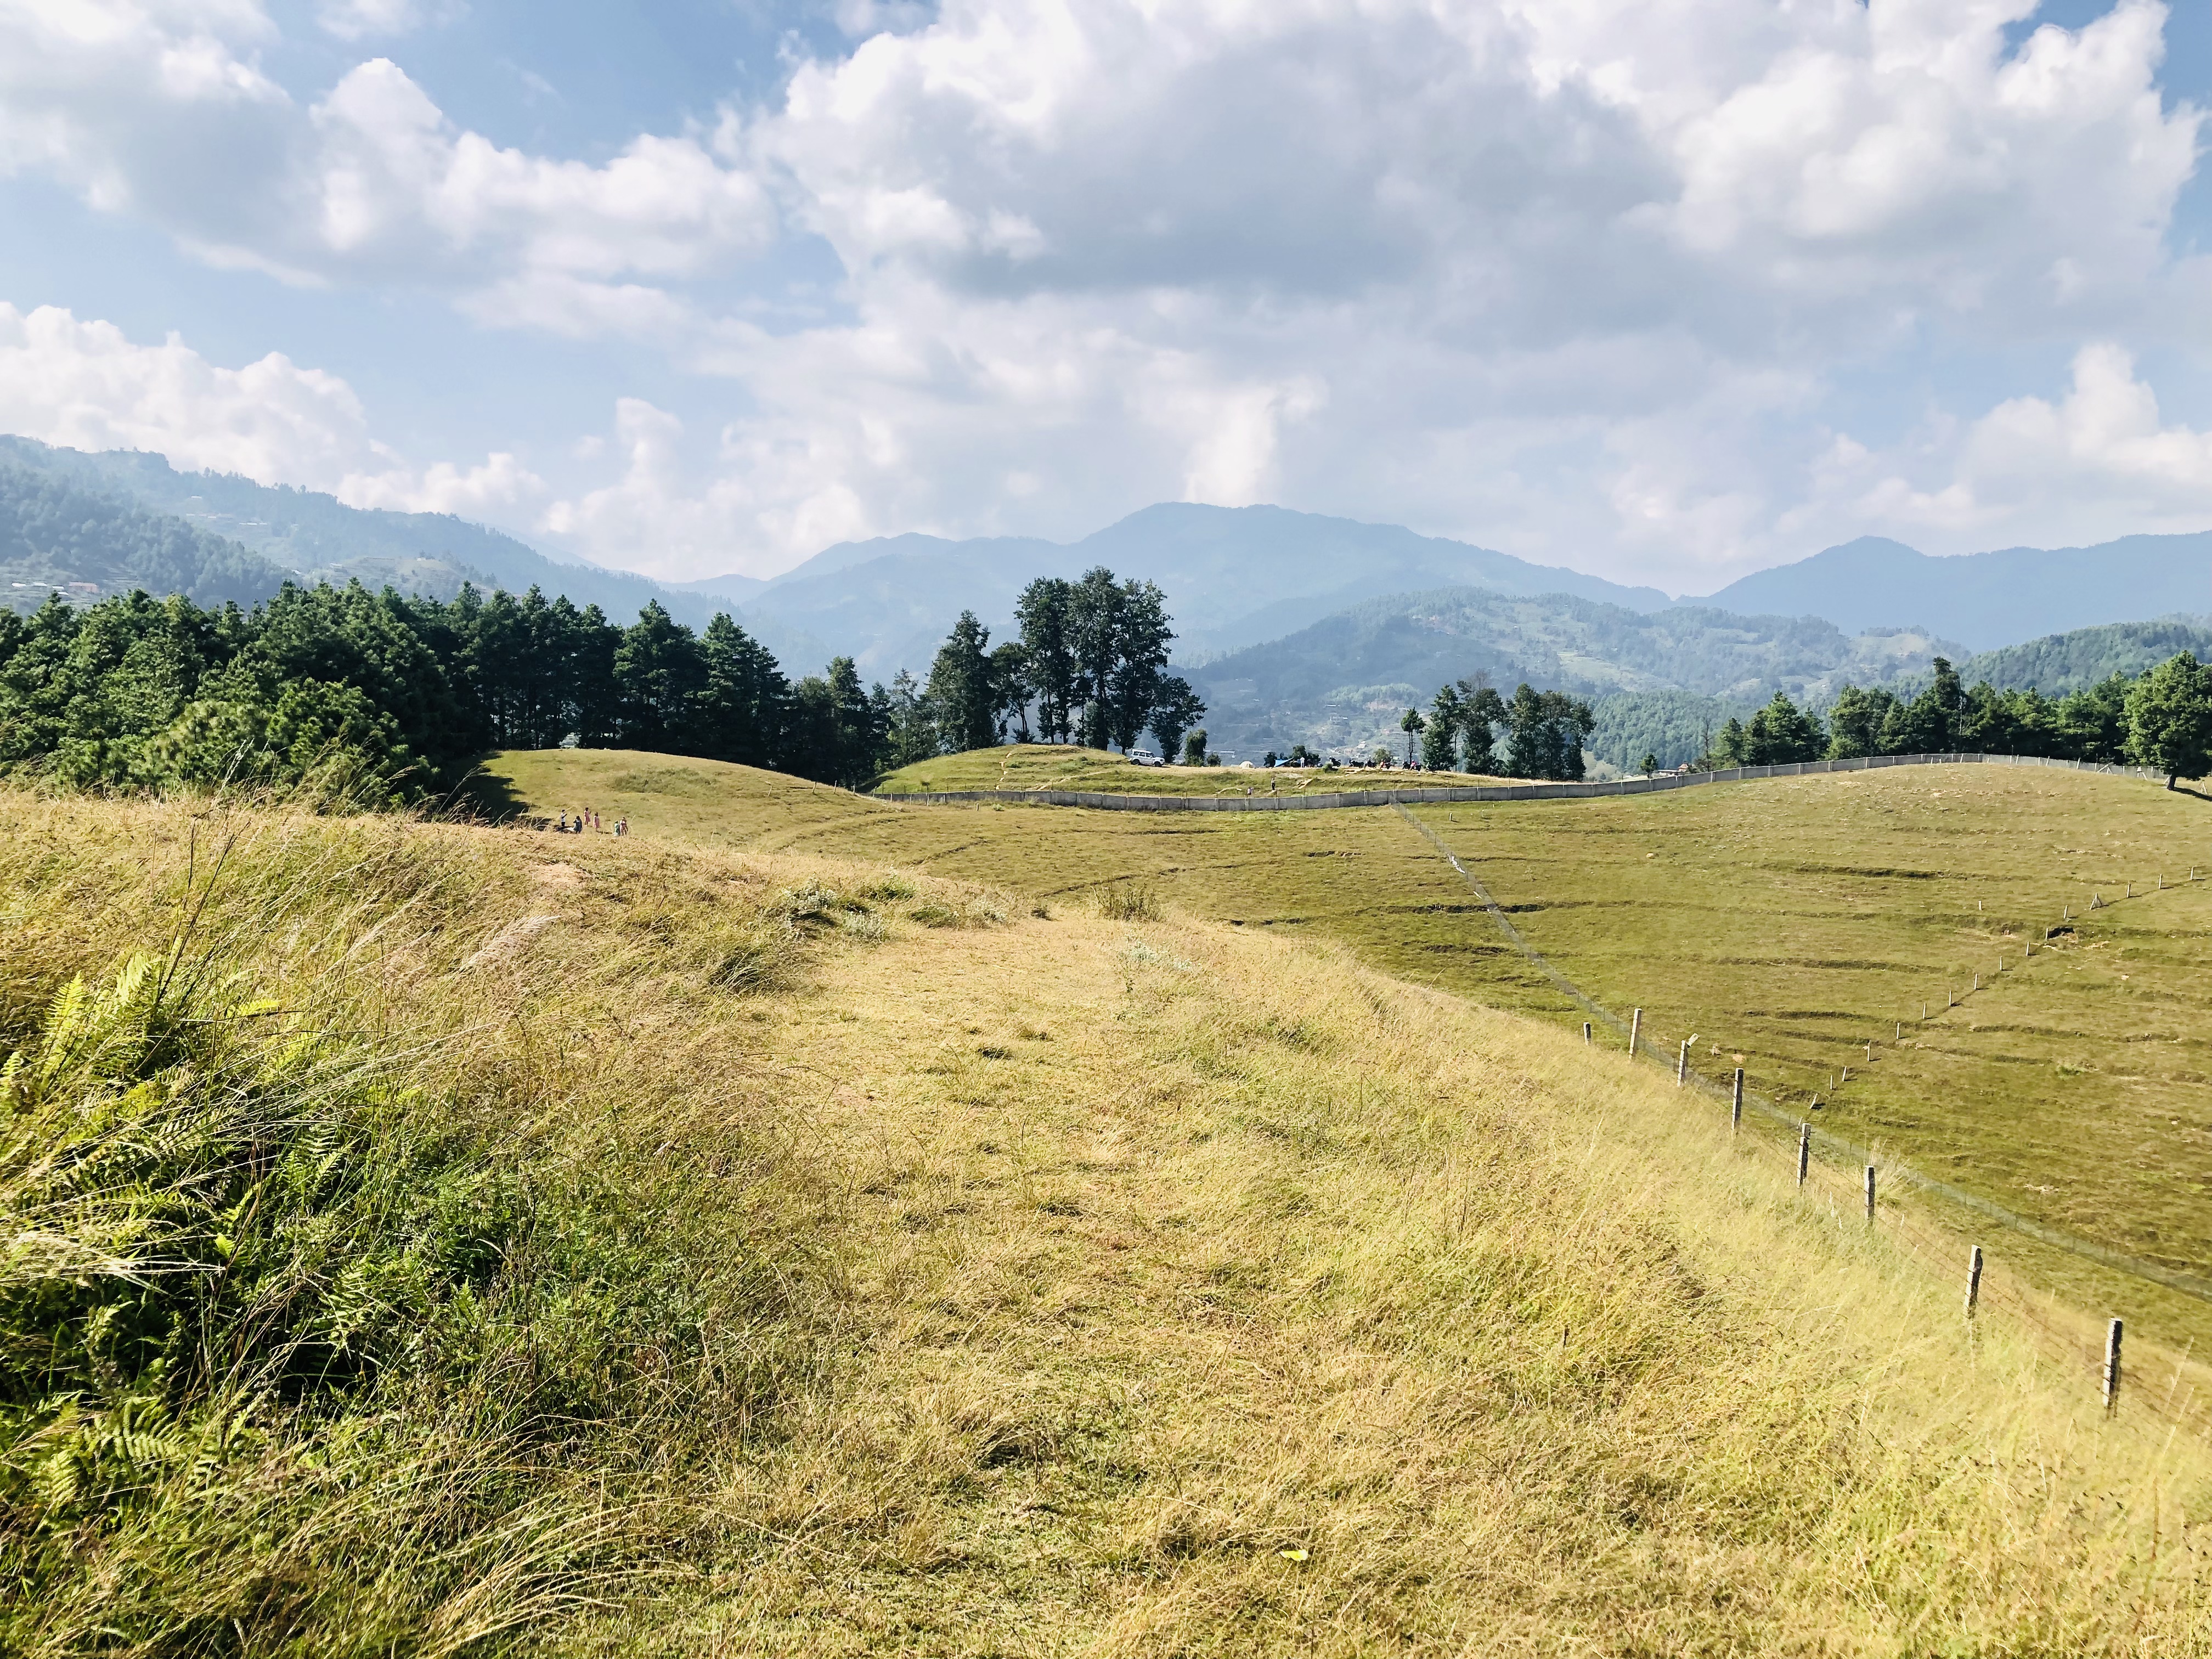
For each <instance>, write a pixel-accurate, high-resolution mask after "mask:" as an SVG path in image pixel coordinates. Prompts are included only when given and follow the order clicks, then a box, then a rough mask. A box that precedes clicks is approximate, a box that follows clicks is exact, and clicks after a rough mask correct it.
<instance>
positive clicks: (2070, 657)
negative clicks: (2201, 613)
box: [1959, 617, 2212, 697]
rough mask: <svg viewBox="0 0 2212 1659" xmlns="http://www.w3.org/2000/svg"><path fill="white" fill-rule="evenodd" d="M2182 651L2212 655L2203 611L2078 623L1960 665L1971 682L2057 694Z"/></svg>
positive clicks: (2210, 629) (2133, 670) (1961, 674)
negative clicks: (2088, 624) (2088, 625)
mask: <svg viewBox="0 0 2212 1659" xmlns="http://www.w3.org/2000/svg"><path fill="white" fill-rule="evenodd" d="M2177 651H2189V652H2193V653H2196V655H2197V656H2198V657H2200V658H2204V659H2212V625H2208V624H2207V622H2206V620H2205V619H2204V618H2203V617H2160V618H2159V619H2158V620H2157V621H2155V622H2144V623H2106V624H2105V625H2104V626H2102V627H2100V628H2077V629H2074V630H2073V631H2072V632H2071V633H2066V634H2052V635H2047V636H2045V638H2043V639H2039V640H2029V641H2027V642H2026V643H2025V644H2022V645H2008V646H2003V647H2000V648H1998V649H1997V650H1995V651H1982V652H1978V653H1975V654H1974V655H1973V656H1971V657H1969V658H1967V659H1966V661H1964V662H1962V663H1960V665H1959V677H1960V678H1961V679H1963V680H1965V681H1966V683H1967V684H1969V685H1971V684H1974V683H1975V682H1976V681H1978V680H1987V681H1988V682H1989V683H1990V684H1992V685H1994V686H1996V687H1997V688H1998V689H2000V690H2015V689H2018V690H2027V689H2029V688H2031V687H2032V688H2033V689H2034V690H2039V691H2040V692H2042V693H2043V694H2044V695H2045V696H2053V697H2055V696H2062V695H2063V694H2064V693H2066V692H2069V691H2081V690H2087V689H2088V688H2089V687H2091V686H2093V685H2095V684H2098V683H2099V682H2100V681H2102V680H2107V679H2110V678H2112V676H2113V675H2115V674H2125V675H2129V676H2130V677H2132V676H2134V675H2136V674H2140V673H2142V671H2143V670H2144V669H2146V668H2149V667H2151V666H2153V665H2155V664H2158V663H2161V662H2164V661H2165V660H2166V659H2167V658H2169V657H2171V656H2172V655H2173V653H2175V652H2177Z"/></svg>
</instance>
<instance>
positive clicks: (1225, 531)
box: [700, 502, 1672, 678]
mask: <svg viewBox="0 0 2212 1659" xmlns="http://www.w3.org/2000/svg"><path fill="white" fill-rule="evenodd" d="M1098 564H1103V565H1106V566H1108V567H1109V568H1111V569H1112V570H1113V571H1114V573H1115V574H1116V575H1118V576H1123V577H1132V576H1133V577H1138V578H1141V579H1146V580H1152V581H1155V582H1158V584H1159V585H1160V586H1161V588H1162V589H1163V590H1164V592H1166V593H1167V596H1168V608H1169V610H1170V612H1172V613H1173V615H1174V617H1175V620H1176V632H1177V634H1178V635H1179V640H1178V644H1177V651H1178V654H1179V657H1180V659H1182V661H1185V662H1193V661H1203V660H1205V659H1207V658H1208V657H1210V656H1214V655H1218V654H1221V653H1225V652H1228V651H1231V650H1235V649H1239V648H1241V647H1245V646H1249V645H1253V644H1257V643H1259V642H1261V641H1265V640H1268V639H1273V638H1276V637H1279V636H1280V635H1284V634H1287V633H1291V632H1293V631H1295V630H1296V629H1300V628H1304V627H1305V626H1307V625H1308V624H1310V623H1314V622H1316V621H1318V620H1320V619H1321V618H1322V617H1326V616H1329V615H1332V614H1334V612H1337V611H1341V610H1343V609H1344V608H1345V607H1346V605H1352V604H1355V603H1357V602H1358V601H1359V600H1361V599H1370V598H1376V597H1380V596H1382V595H1385V594H1390V593H1403V592H1415V591H1419V590H1424V589H1432V588H1437V587H1443V586H1459V585H1467V586H1479V587H1485V588H1490V589H1492V590H1495V591H1498V592H1513V593H1524V594H1536V593H1571V594H1577V595H1580V596H1582V597H1583V598H1587V599H1602V600H1610V601H1612V602H1613V603H1615V604H1619V605H1626V606H1628V607H1630V608H1632V609H1636V610H1656V609H1660V608H1662V607H1664V606H1666V605H1669V604H1671V603H1672V601H1671V600H1669V599H1668V597H1667V595H1665V594H1664V593H1662V592H1660V591H1659V590H1658V589H1657V588H1654V587H1628V586H1622V585H1621V584H1620V583H1618V582H1610V581H1607V580H1604V579H1603V578H1601V577H1597V576H1589V575H1584V574H1583V573H1581V572H1580V571H1576V570H1567V569H1561V568H1554V567H1552V566H1548V565H1539V564H1532V563H1530V562H1528V561H1527V560H1525V559H1516V558H1515V557H1513V556H1511V555H1510V554H1505V553H1498V552H1493V551H1492V550H1490V549H1488V548H1482V547H1475V546H1473V545H1471V544H1468V543H1465V542H1455V541H1449V540H1446V539H1443V538H1438V537H1431V536H1422V535H1419V534H1417V533H1415V532H1413V531H1411V530H1407V529H1405V528H1403V527H1402V526H1397V525H1372V524H1363V523H1360V522H1358V521H1356V520H1350V519H1333V518H1326V517H1322V516H1321V515H1319V514H1316V513H1294V512H1291V511H1290V510H1289V509H1287V508H1285V507H1206V506H1201V505H1197V504H1194V503H1190V502H1165V503H1162V504H1160V505H1158V506H1156V507H1146V508H1144V509H1143V510H1142V511H1140V512H1137V513H1131V514H1130V515H1129V516H1128V517H1127V518H1126V519H1122V520H1119V521H1118V522H1116V523H1115V524H1111V525H1109V526H1107V527H1106V528H1105V529H1103V530H1100V531H1097V532H1095V533H1093V534H1091V535H1089V536H1086V537H1085V538H1083V539H1082V540H1080V541H1078V542H1073V543H1066V544H1062V543H1058V542H1048V541H1044V540H1041V539H1039V538H1035V537H1025V536H1006V537H982V538H974V539H970V540H966V541H948V540H945V539H944V538H939V537H934V536H923V535H911V534H910V535H904V536H896V537H888V538H882V539H879V540H876V541H869V542H845V543H841V544H838V545H837V546H835V547H830V548H826V549H824V550H823V551H822V552H820V553H818V554H817V555H816V556H814V557H813V558H811V559H809V560H807V561H806V562H805V563H804V564H801V565H799V566H797V567H795V568H793V569H791V570H788V571H787V572H785V573H784V574H782V575H781V576H778V577H776V578H775V579H774V580H772V581H770V582H769V584H768V586H767V588H766V590H765V591H764V592H760V593H758V594H757V595H754V596H753V597H751V598H750V599H747V600H746V601H745V605H746V609H747V611H748V612H749V613H750V614H757V615H760V616H762V617H777V618H779V619H781V620H782V621H784V622H785V623H788V624H789V625H791V626H793V627H796V628H803V629H806V630H807V631H809V632H811V633H814V634H817V635H820V636H822V637H823V638H825V639H838V640H842V641H844V642H845V648H847V649H849V650H851V651H853V653H854V656H855V657H857V658H858V659H859V660H860V665H861V667H862V668H863V669H864V670H866V671H867V672H869V673H870V674H872V675H881V676H883V677H884V678H889V677H890V674H891V673H893V672H895V671H896V670H897V669H899V668H902V667H904V668H910V669H913V670H914V671H915V672H916V673H921V672H922V671H926V670H927V667H928V665H929V661H930V659H931V657H932V656H933V654H934V653H935V652H936V649H937V647H938V645H939V642H941V641H943V639H944V637H945V633H946V632H947V630H949V629H951V626H952V623H953V622H954V621H955V620H956V619H957V617H958V616H959V613H960V612H961V611H963V610H969V611H975V614H976V615H977V616H978V617H981V618H982V620H983V621H984V622H985V623H988V624H989V625H990V626H991V628H992V629H994V632H1000V633H1003V631H1004V630H1005V629H1006V627H1007V626H1008V624H1009V623H1011V621H1012V616H1013V607H1014V599H1015V597H1016V596H1017V595H1018V593H1019V592H1021V590H1022V588H1023V586H1024V585H1026V584H1027V583H1028V582H1029V581H1030V580H1031V579H1033V578H1035V577H1037V576H1073V575H1078V574H1081V573H1082V572H1083V571H1085V570H1086V569H1088V568H1091V566H1093V565H1098ZM700 586H706V584H701V585H700Z"/></svg>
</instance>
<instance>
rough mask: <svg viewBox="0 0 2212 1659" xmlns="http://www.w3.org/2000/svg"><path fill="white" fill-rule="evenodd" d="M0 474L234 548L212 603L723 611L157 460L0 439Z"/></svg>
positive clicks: (96, 553) (504, 544)
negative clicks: (228, 576) (398, 594)
mask: <svg viewBox="0 0 2212 1659" xmlns="http://www.w3.org/2000/svg"><path fill="white" fill-rule="evenodd" d="M0 463H6V464H11V465H13V466H14V467H15V468H19V469H25V470H28V471H33V472H35V473H38V474H40V475H43V476H44V477H46V478H49V479H51V480H53V481H54V482H55V483H57V484H58V485H59V486H61V487H64V488H66V489H70V490H73V491H75V492H76V494H77V497H78V498H82V497H85V496H101V497H106V498H107V499H109V500H111V501H113V500H117V499H120V500H122V501H129V502H131V503H134V504H136V505H137V507H139V508H141V509H142V511H143V513H153V514H161V515H167V517H168V518H170V519H173V520H180V521H181V524H180V526H179V527H178V528H177V529H176V530H174V531H172V532H168V533H169V534H170V535H171V537H172V538H173V539H177V540H185V539H188V538H189V536H190V535H192V534H197V535H199V536H203V537H215V538H221V539H222V540H225V541H228V542H230V543H234V544H236V545H238V546H240V547H242V548H244V549H245V550H247V551H248V552H249V553H251V554H252V555H254V556H255V557H256V559H257V560H258V561H259V562H258V564H256V565H255V566H253V567H252V578H251V580H242V586H243V587H246V588H252V590H253V591H252V592H250V593H249V592H244V591H241V592H239V593H237V594H235V595H234V594H231V593H228V592H226V593H225V594H223V595H222V597H224V598H231V597H237V598H240V599H248V598H252V599H259V598H265V597H266V596H267V594H268V593H270V592H275V590H276V583H277V582H278V581H281V580H283V577H285V576H287V575H289V576H293V577H295V578H297V579H301V580H308V581H318V580H323V581H329V582H331V583H334V584H339V585H343V583H345V582H347V581H349V580H359V581H361V582H362V583H364V584H365V585H367V586H369V587H372V588H374V587H382V586H386V585H387V584H389V585H390V586H394V587H397V588H398V589H400V590H401V591H402V592H420V593H427V594H430V595H433V596H435V597H436V598H439V599H451V598H452V597H453V594H454V593H456V592H459V588H460V586H461V584H462V583H463V582H464V581H474V582H476V583H477V586H480V587H504V588H506V589H507V591H508V592H513V593H522V592H527V591H528V590H529V589H530V588H532V587H533V586H535V587H538V588H539V589H541V590H543V591H544V593H545V594H546V596H547V597H548V598H551V597H552V596H554V595H556V594H559V593H565V594H567V595H568V598H569V599H570V600H571V601H573V602H574V604H575V605H579V606H583V605H598V606H599V608H600V609H601V610H602V611H605V613H606V614H607V616H608V617H609V618H610V619H611V620H613V621H615V622H617V623H626V622H628V621H629V620H630V619H631V618H633V617H635V616H636V615H637V613H638V611H640V610H641V609H642V608H643V607H644V606H645V605H647V603H648V602H652V601H657V602H658V603H659V604H660V605H662V606H663V607H664V608H665V610H666V611H668V612H669V613H670V614H671V616H673V617H676V619H677V620H678V621H679V622H682V623H688V624H690V626H692V627H694V628H699V627H703V626H705V624H706V623H707V622H708V620H709V619H710V618H711V617H713V616H714V613H715V612H716V611H729V610H731V609H732V604H731V603H730V601H729V600H728V599H726V598H724V597H721V596H720V595H717V594H714V593H707V592H690V591H687V590H684V589H681V588H676V587H671V586H666V585H665V584H663V583H660V582H656V581H653V580H650V579H649V578H647V577H644V576H639V575H635V574H631V573H629V572H628V571H621V570H605V569H601V568H599V567H597V566H595V565H583V564H574V563H564V562H558V561H556V560H553V559H549V558H547V557H546V556H544V554H542V553H539V552H538V551H537V550H535V549H533V548H531V547H529V546H526V544H523V543H521V542H520V541H517V540H516V539H515V538H513V537H512V536H508V535H505V534H503V533H501V532H499V531H496V530H491V529H488V528H486V527H485V526H483V525H477V524H471V523H469V522H468V521H467V520H463V519H457V518H454V517H453V516H452V515H450V514H447V513H391V512H385V511H382V510H371V509H368V508H362V507H348V506H347V505H345V503H343V501H338V500H337V498H336V497H335V496H331V495H322V494H319V493H318V492H316V491H313V490H307V489H291V488H289V487H288V486H271V485H268V484H260V483H254V482H253V481H252V479H251V478H241V477H236V476H234V475H229V474H222V473H214V472H189V473H187V472H179V471H175V470H174V469H173V468H172V467H171V466H170V465H169V464H168V462H167V460H165V459H163V458H162V457H161V456H159V455H153V454H147V453H141V452H138V451H135V450H110V451H106V452H103V453H98V454H87V453H82V452H80V451H77V450H73V449H58V448H54V447H51V446H49V445H46V444H41V443H38V442H35V441H33V440H31V439H28V438H15V437H6V436H0ZM74 551H75V553H76V556H78V557H79V558H80V559H82V561H83V562H82V564H81V565H71V566H70V567H68V568H67V570H68V580H85V581H92V582H94V583H96V584H100V586H102V587H103V589H104V588H105V586H106V583H105V582H103V581H102V580H101V578H100V576H99V575H97V574H92V573H93V572H94V571H95V570H96V569H99V568H117V569H119V568H122V564H123V561H122V560H121V559H120V557H119V556H118V554H117V553H116V552H115V551H114V550H111V549H109V548H107V547H106V546H105V544H101V543H100V542H98V541H97V540H93V541H86V542H83V543H81V544H78V546H77V547H76V549H75V550H74ZM154 574H156V575H158V574H159V572H155V573H154ZM257 584H258V586H257ZM161 591H164V590H162V589H161V588H158V587H153V586H149V592H161ZM170 591H183V590H170ZM195 597H197V595H196V596H195ZM744 620H745V622H746V623H747V626H748V628H749V629H750V630H751V631H752V632H753V633H754V635H755V637H756V638H758V639H759V640H760V641H761V642H762V643H763V644H764V645H766V646H767V647H769V650H771V651H773V652H774V653H775V654H776V656H777V657H778V658H779V659H781V660H782V661H783V662H784V663H785V664H786V665H787V666H788V667H789V668H790V669H791V670H792V671H793V672H794V673H795V674H796V673H805V672H807V671H810V670H811V668H812V667H813V666H815V665H817V664H819V663H822V662H824V661H826V660H827V659H828V658H829V651H828V650H827V649H826V648H824V647H823V645H822V643H821V641H818V640H817V639H815V638H813V637H812V636H811V635H806V634H804V633H801V632H795V631H793V629H789V628H787V627H785V626H783V625H781V624H779V623H773V622H771V623H769V624H768V625H767V628H766V629H765V631H763V630H762V629H754V628H752V619H751V618H750V617H749V616H748V617H744Z"/></svg>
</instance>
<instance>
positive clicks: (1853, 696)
mask: <svg viewBox="0 0 2212 1659" xmlns="http://www.w3.org/2000/svg"><path fill="white" fill-rule="evenodd" d="M1895 708H1897V698H1896V696H1894V695H1893V694H1892V693H1890V692H1888V691H1886V690H1881V689H1880V688H1876V689H1875V690H1871V691H1862V690H1859V688H1858V687H1857V686H1856V685H1849V684H1846V685H1845V686H1844V689H1843V690H1841V691H1838V693H1837V694H1836V701H1835V703H1834V705H1833V706H1832V708H1830V709H1829V710H1828V758H1829V759H1831V760H1856V759H1857V758H1858V757H1860V756H1862V755H1879V754H1881V752H1883V751H1882V746H1881V744H1882V729H1883V727H1884V726H1887V724H1888V722H1889V717H1890V715H1891V714H1892V712H1893V711H1894V710H1895Z"/></svg>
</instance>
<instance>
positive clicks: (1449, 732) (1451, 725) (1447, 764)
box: [1421, 685, 1466, 772]
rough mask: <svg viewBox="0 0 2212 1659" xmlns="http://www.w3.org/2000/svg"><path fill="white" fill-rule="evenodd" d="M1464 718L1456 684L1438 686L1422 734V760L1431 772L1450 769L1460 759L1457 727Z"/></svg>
mask: <svg viewBox="0 0 2212 1659" xmlns="http://www.w3.org/2000/svg"><path fill="white" fill-rule="evenodd" d="M1465 718H1466V710H1465V709H1464V708H1462V706H1461V702H1460V695H1459V688H1458V687H1457V686H1452V685H1447V686H1444V687H1443V688H1441V689H1440V690H1438V691H1437V695H1436V696H1435V697H1434V699H1432V700H1431V702H1430V704H1429V714H1428V721H1429V724H1428V729H1427V730H1426V731H1425V732H1423V733H1422V734H1421V764H1422V765H1424V766H1425V767H1427V768H1428V769H1429V770H1430V771H1431V772H1449V771H1450V770H1452V769H1453V768H1454V767H1455V766H1457V765H1458V763H1459V731H1460V726H1461V724H1462V721H1463V720H1465Z"/></svg>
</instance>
